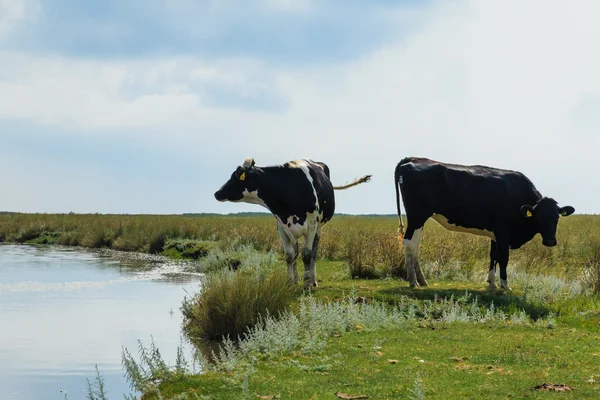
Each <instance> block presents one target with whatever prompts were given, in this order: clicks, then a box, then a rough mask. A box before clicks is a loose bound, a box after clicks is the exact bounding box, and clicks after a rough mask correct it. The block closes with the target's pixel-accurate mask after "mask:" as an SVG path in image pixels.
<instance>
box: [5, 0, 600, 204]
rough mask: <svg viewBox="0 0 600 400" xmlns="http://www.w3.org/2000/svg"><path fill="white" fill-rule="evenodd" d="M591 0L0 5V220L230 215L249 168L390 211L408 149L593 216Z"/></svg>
mask: <svg viewBox="0 0 600 400" xmlns="http://www.w3.org/2000/svg"><path fill="white" fill-rule="evenodd" d="M599 19H600V2H598V1H597V0H575V1H572V2H568V3H565V2H564V1H558V0H530V1H527V2H524V1H520V0H503V1H491V0H489V1H482V0H439V1H438V0H425V1H417V0H399V1H391V0H387V1H386V0H369V1H358V0H339V1H334V0H319V1H317V0H254V1H248V0H206V1H196V0H102V1H97V0H93V1H85V2H83V1H80V0H0V171H1V172H2V174H1V175H0V176H1V177H2V178H1V182H2V185H1V189H0V211H18V212H71V211H73V212H76V213H95V212H99V213H151V214H177V213H202V212H216V213H234V212H247V211H257V212H262V211H264V209H262V208H260V207H259V206H256V205H249V204H239V203H237V204H236V203H219V202H217V201H216V200H215V199H214V197H213V194H214V192H215V191H216V190H217V189H218V188H219V187H220V186H221V185H222V184H223V183H224V182H225V181H226V180H227V179H228V178H229V176H230V175H231V173H232V172H233V171H234V170H235V168H236V167H237V166H238V165H240V164H241V163H242V162H243V160H244V159H245V158H246V157H253V158H254V159H255V161H256V164H257V165H258V166H267V165H275V164H281V163H284V162H286V161H289V160H293V159H298V158H311V159H313V160H318V161H323V162H325V163H327V164H328V166H329V168H330V170H331V178H332V181H333V183H334V184H336V185H339V184H342V183H345V182H348V181H350V180H352V179H354V178H355V177H358V176H362V175H364V174H371V175H373V178H372V181H371V182H369V183H367V184H364V185H360V186H358V187H355V188H352V189H349V190H346V191H340V192H336V203H337V204H336V211H337V212H340V213H354V214H392V213H395V212H396V204H395V191H394V190H395V189H394V182H393V175H394V168H395V166H396V164H397V163H398V162H399V161H400V160H401V159H402V158H404V157H407V156H419V157H428V158H433V159H436V160H438V161H444V162H452V163H459V164H482V165H489V166H494V167H499V168H506V169H512V170H518V171H521V172H523V173H525V174H526V175H527V176H528V177H529V178H530V179H531V180H532V181H533V182H534V184H535V185H536V187H537V188H538V190H540V192H541V193H542V194H543V195H546V196H549V197H553V198H555V199H556V200H557V201H558V202H559V204H560V205H572V206H574V207H575V209H576V212H577V213H588V214H589V213H600V202H599V201H598V200H597V199H598V198H599V197H600V179H598V176H597V174H598V172H599V171H600V157H599V154H600V152H599V150H598V149H600V74H599V73H598V71H600V52H598V51H597V47H598V43H597V41H598V38H599V37H600V24H598V23H597V21H598V20H599Z"/></svg>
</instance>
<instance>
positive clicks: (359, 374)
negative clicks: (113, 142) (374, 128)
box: [0, 214, 600, 399]
mask: <svg viewBox="0 0 600 400" xmlns="http://www.w3.org/2000/svg"><path fill="white" fill-rule="evenodd" d="M396 229H397V219H395V218H390V217H369V218H367V217H350V216H339V217H335V218H334V219H333V220H332V221H331V223H330V224H328V226H327V227H326V228H325V229H324V233H323V238H322V240H321V247H320V254H319V255H320V258H319V261H318V264H317V277H318V281H319V288H318V289H317V290H315V291H313V292H311V293H302V292H300V291H299V288H294V289H293V290H291V291H290V292H289V294H286V293H285V291H284V290H282V285H283V283H282V274H281V272H282V271H284V270H285V263H284V261H283V256H282V254H281V252H282V249H281V243H280V242H279V238H278V237H277V234H276V228H275V221H274V219H273V218H272V217H270V216H199V217H190V216H116V215H23V214H12V215H0V241H3V242H19V243H32V244H36V243H47V244H61V245H77V246H85V247H109V248H113V249H117V250H125V251H139V252H148V253H156V254H163V255H166V256H169V257H172V258H187V259H193V260H196V264H194V265H197V266H198V268H199V270H203V271H206V272H207V274H208V275H207V279H206V280H205V286H204V289H203V290H201V292H200V293H198V294H196V295H194V296H193V298H191V299H186V301H185V302H184V304H183V305H182V309H183V310H184V314H186V315H187V316H186V325H187V328H189V327H190V326H191V327H192V328H202V329H186V331H189V332H188V337H190V339H192V340H193V341H195V342H196V343H198V344H199V346H198V348H199V354H200V355H201V358H204V359H211V361H210V362H209V361H206V360H205V361H204V363H203V368H204V372H203V373H202V374H199V375H197V374H191V373H189V371H188V370H187V369H186V368H185V367H184V366H183V364H182V365H178V367H177V368H175V369H174V370H173V369H172V368H167V367H166V366H165V365H163V364H162V363H161V362H160V360H159V358H160V357H159V356H158V359H157V360H155V361H152V356H148V355H146V356H144V357H140V360H139V361H138V360H134V359H133V358H128V357H124V365H125V366H126V371H127V372H128V374H129V376H130V379H131V381H132V382H134V384H135V385H136V387H138V389H140V390H141V391H143V392H145V395H144V398H148V399H149V398H165V399H175V398H178V399H187V398H189V399H240V398H246V399H250V398H253V399H255V398H263V399H268V398H281V399H336V398H340V397H338V396H336V394H335V393H336V392H337V393H341V394H340V396H343V395H342V394H347V395H349V396H350V395H351V396H357V395H367V396H369V398H370V399H392V398H406V399H408V398H410V399H424V398H427V399H449V398H490V399H495V398H503V399H504V398H547V397H555V396H561V397H568V398H597V397H598V396H600V295H599V293H598V292H600V216H586V215H575V216H571V217H569V218H565V219H561V222H560V225H559V228H558V232H557V239H558V246H556V247H554V248H546V247H544V246H542V244H541V240H540V238H539V237H536V238H534V239H533V241H532V242H530V243H528V244H526V245H525V246H523V248H521V249H519V250H515V251H511V260H510V264H509V267H508V272H509V282H510V284H511V287H512V289H513V291H512V292H504V291H502V290H489V289H488V288H487V284H486V282H485V280H486V277H487V265H488V246H489V243H488V241H487V240H486V239H483V238H480V237H476V236H471V235H466V234H458V233H452V232H448V231H446V230H444V229H443V228H441V227H440V226H439V225H437V223H435V222H433V221H430V222H428V223H427V225H426V227H425V235H424V239H423V242H422V251H421V265H422V266H423V268H424V273H425V275H426V278H427V279H428V281H429V283H430V285H429V286H428V287H426V288H421V289H410V288H409V287H408V283H407V282H406V281H404V280H403V279H402V278H403V277H404V273H405V270H404V258H403V255H402V251H401V247H400V245H399V244H398V241H397V238H396ZM299 268H302V266H301V263H299ZM399 277H400V278H399ZM226 305H231V307H226ZM242 306H243V307H242ZM241 309H243V310H245V311H244V312H243V313H241V312H240V311H239V310H241ZM267 309H268V310H276V312H273V313H271V315H270V317H268V318H267V319H262V320H261V319H260V315H259V314H262V316H263V317H264V316H265V315H266V310H267ZM249 310H250V311H249ZM282 310H284V311H283V312H282ZM242 314H243V315H242ZM250 316H251V317H252V318H249V317H250ZM235 324H237V325H236V326H235V329H234V325H235ZM208 328H210V329H213V331H211V332H245V334H244V333H242V335H241V340H240V341H236V342H235V343H234V342H229V341H227V340H226V341H224V342H222V343H221V345H220V346H217V350H215V353H210V352H208V353H207V352H203V351H202V350H201V349H203V348H204V346H201V345H200V342H199V341H198V340H199V338H198V337H194V335H201V334H202V332H207V331H210V329H208ZM198 332H200V333H198ZM211 335H213V336H215V337H217V336H218V335H217V334H211ZM208 336H210V335H208ZM211 348H213V349H215V346H212V347H211ZM150 354H152V352H150ZM125 361H126V362H125ZM148 363H150V365H146V366H145V367H144V366H143V365H144V364H148ZM136 368H137V369H136ZM144 368H145V369H144ZM136 371H137V372H136ZM141 371H146V372H145V373H143V372H141ZM186 371H187V372H186ZM544 382H552V383H555V384H566V385H568V386H569V387H571V388H572V390H569V391H565V392H563V393H550V392H547V391H541V390H534V389H533V388H534V387H535V386H536V385H540V384H542V383H544ZM157 393H160V397H159V395H158V394H157ZM260 396H263V397H260ZM99 398H100V397H99ZM342 398H343V397H342ZM349 398H351V397H349Z"/></svg>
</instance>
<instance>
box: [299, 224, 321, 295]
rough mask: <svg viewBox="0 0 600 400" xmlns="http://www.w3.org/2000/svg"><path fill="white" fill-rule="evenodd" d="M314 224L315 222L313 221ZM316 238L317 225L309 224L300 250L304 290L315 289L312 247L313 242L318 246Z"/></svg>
mask: <svg viewBox="0 0 600 400" xmlns="http://www.w3.org/2000/svg"><path fill="white" fill-rule="evenodd" d="M315 222H316V221H315ZM316 236H317V224H316V223H312V221H311V222H309V225H308V232H307V233H306V236H305V240H304V249H303V250H302V261H303V262H304V289H307V288H309V287H317V274H316V270H315V265H314V263H313V262H312V258H313V245H314V244H315V241H316V242H317V245H318V239H317V240H315V239H316Z"/></svg>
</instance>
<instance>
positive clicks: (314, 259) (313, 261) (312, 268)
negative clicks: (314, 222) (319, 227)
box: [310, 232, 321, 287]
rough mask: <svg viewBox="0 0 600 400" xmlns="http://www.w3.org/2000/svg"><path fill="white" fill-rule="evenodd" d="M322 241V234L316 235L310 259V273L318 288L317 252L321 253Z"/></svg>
mask: <svg viewBox="0 0 600 400" xmlns="http://www.w3.org/2000/svg"><path fill="white" fill-rule="evenodd" d="M320 239H321V234H320V233H319V232H317V234H316V235H315V240H314V241H313V246H312V257H311V259H310V271H311V274H312V277H313V278H314V282H315V283H314V287H317V286H318V283H317V252H318V251H319V240H320Z"/></svg>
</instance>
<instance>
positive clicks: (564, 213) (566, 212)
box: [558, 206, 575, 217]
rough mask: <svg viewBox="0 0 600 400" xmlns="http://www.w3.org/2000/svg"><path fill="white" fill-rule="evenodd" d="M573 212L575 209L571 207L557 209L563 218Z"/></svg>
mask: <svg viewBox="0 0 600 400" xmlns="http://www.w3.org/2000/svg"><path fill="white" fill-rule="evenodd" d="M574 212H575V209H574V208H573V207H571V206H564V207H561V208H559V209H558V213H559V214H560V215H562V216H563V217H568V216H569V215H571V214H573V213H574Z"/></svg>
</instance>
